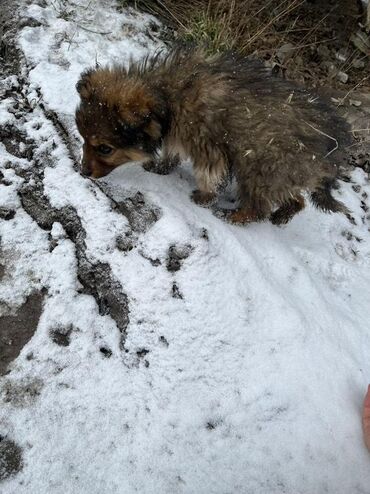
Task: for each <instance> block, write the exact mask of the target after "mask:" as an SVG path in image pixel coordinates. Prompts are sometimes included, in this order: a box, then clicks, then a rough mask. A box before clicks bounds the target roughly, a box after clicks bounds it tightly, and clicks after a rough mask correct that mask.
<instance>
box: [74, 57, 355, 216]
mask: <svg viewBox="0 0 370 494" xmlns="http://www.w3.org/2000/svg"><path fill="white" fill-rule="evenodd" d="M77 90H78V92H79V94H80V97H81V102H80V105H79V107H78V108H77V111H76V123H77V126H78V129H79V132H80V134H81V135H82V137H83V138H84V147H83V159H82V172H83V173H84V174H86V175H89V176H90V175H91V176H92V177H94V178H99V177H102V176H104V175H107V174H108V173H109V172H110V171H111V170H113V169H114V168H115V167H116V166H119V165H122V164H124V163H127V162H130V161H138V160H146V161H149V160H152V159H153V157H154V156H155V153H156V151H157V150H158V148H162V153H163V156H164V160H165V161H167V162H168V161H170V160H173V159H174V158H175V159H178V158H181V159H182V158H185V157H190V158H191V159H192V161H193V166H194V173H195V178H196V182H197V190H195V191H194V192H193V194H192V198H193V200H194V201H195V202H196V203H198V204H208V203H211V202H212V201H214V200H215V198H216V196H217V193H218V191H219V190H220V188H221V187H222V185H223V184H225V182H227V180H228V179H229V178H230V176H231V175H233V176H235V178H236V181H237V184H238V196H239V197H238V199H239V208H238V209H237V210H234V211H232V212H230V213H229V218H230V220H231V221H233V222H238V223H245V222H249V221H255V220H263V219H266V218H270V219H271V221H272V222H273V223H275V224H281V223H286V222H288V221H289V220H290V219H291V218H292V217H293V216H294V215H295V214H296V213H297V212H299V211H300V210H301V209H303V208H304V199H303V196H302V192H303V191H307V192H308V193H309V196H310V198H311V200H312V202H313V204H314V205H315V206H317V207H319V208H321V209H322V210H324V211H333V212H343V213H346V212H347V209H346V208H345V206H344V205H343V204H341V203H340V202H338V201H337V200H335V199H334V198H333V197H332V195H331V188H332V187H333V185H334V184H335V182H336V178H337V176H338V168H337V165H338V163H339V161H340V160H341V159H342V151H343V149H344V148H345V147H346V146H348V145H349V144H350V135H351V134H350V129H349V127H348V125H347V124H346V123H345V121H344V120H342V119H341V118H340V117H339V116H338V115H337V113H336V111H335V109H334V108H332V107H331V106H330V105H329V104H328V103H327V102H325V101H323V100H320V99H318V98H314V97H312V96H311V95H310V94H309V93H308V91H306V90H305V89H303V88H301V87H299V86H298V85H296V84H294V83H292V82H287V81H284V80H282V79H279V78H277V77H274V76H272V75H271V71H270V70H269V69H267V68H266V67H265V66H264V65H263V64H262V63H261V62H259V61H257V60H253V59H249V58H245V57H241V56H238V55H236V54H235V53H226V54H222V55H216V56H206V55H205V54H204V52H203V51H202V50H200V49H188V50H184V49H175V50H173V51H172V52H170V53H169V54H167V55H165V56H162V55H160V54H157V55H155V56H153V57H151V58H146V59H145V60H144V61H143V62H140V63H131V65H130V67H129V69H125V68H124V67H112V68H96V69H91V70H88V71H87V72H85V73H84V74H82V76H81V79H80V81H79V82H78V84H77Z"/></svg>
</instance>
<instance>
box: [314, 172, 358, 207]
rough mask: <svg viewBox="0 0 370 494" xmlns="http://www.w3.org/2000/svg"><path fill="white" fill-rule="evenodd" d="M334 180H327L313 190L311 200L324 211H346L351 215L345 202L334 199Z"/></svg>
mask: <svg viewBox="0 0 370 494" xmlns="http://www.w3.org/2000/svg"><path fill="white" fill-rule="evenodd" d="M333 185H334V181H330V180H325V181H324V182H323V184H322V186H321V187H320V188H317V189H316V190H315V191H313V192H311V201H312V202H313V204H314V205H315V206H316V207H317V208H319V209H321V210H322V211H324V212H327V213H328V212H331V213H344V214H345V215H349V214H350V212H349V210H348V209H347V208H346V206H345V205H344V204H342V203H341V202H339V201H337V200H336V199H334V197H333V196H332V195H331V189H332V188H333Z"/></svg>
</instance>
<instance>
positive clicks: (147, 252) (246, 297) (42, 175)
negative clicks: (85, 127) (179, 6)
mask: <svg viewBox="0 0 370 494" xmlns="http://www.w3.org/2000/svg"><path fill="white" fill-rule="evenodd" d="M6 4H7V5H8V6H9V4H10V3H6ZM14 17H15V16H14V15H12V18H14ZM19 24H20V26H22V28H21V31H20V34H19V37H18V40H19V47H20V49H21V52H20V53H19V54H18V55H17V54H15V53H13V54H12V56H11V58H12V61H13V62H14V61H15V59H16V57H17V56H18V57H19V58H18V64H15V65H13V68H14V71H13V75H12V74H11V69H9V67H8V66H6V64H5V65H4V72H3V77H2V80H1V86H0V90H1V94H2V102H1V107H0V108H1V110H0V125H1V126H2V131H1V132H2V144H0V170H1V174H0V182H1V183H0V201H1V204H0V206H1V209H0V216H1V219H0V235H1V266H2V268H1V270H0V277H1V284H0V302H1V304H0V310H1V315H2V316H3V317H2V318H1V319H0V330H1V332H3V331H4V329H5V326H7V327H8V326H9V321H10V320H11V321H12V324H14V320H15V319H17V311H19V308H20V307H22V304H27V300H28V301H29V300H30V298H29V297H30V296H33V297H36V299H37V300H38V302H37V303H38V304H39V305H40V302H39V301H40V297H41V300H42V310H41V313H40V314H38V317H37V318H38V319H39V321H38V325H37V328H36V327H34V326H35V324H34V320H32V321H31V322H32V327H31V328H28V329H29V330H30V331H29V333H27V339H28V340H29V341H28V343H26V344H25V346H24V347H23V349H21V350H20V354H19V356H18V357H17V359H16V360H14V361H13V362H12V363H11V364H9V365H7V373H6V374H5V375H4V376H3V377H2V378H1V380H0V399H1V407H0V482H1V484H0V490H1V492H2V493H4V494H15V493H16V494H26V493H27V494H28V493H30V492H32V493H38V494H44V493H48V494H49V493H53V494H59V493H60V494H62V493H63V494H72V493H73V494H74V493H77V492H78V493H82V494H85V493H86V494H98V493H99V494H102V493H107V494H108V493H109V494H111V493H125V494H126V493H127V494H130V493H134V492H138V493H140V494H146V493H148V494H151V493H159V492H160V493H168V494H173V493H194V494H195V493H196V494H200V493H204V494H212V493H215V494H226V493H230V494H234V493H245V494H247V493H248V494H252V493H256V494H257V493H258V494H265V493H276V494H281V493H287V494H298V493H299V494H313V493H317V494H319V493H320V494H321V493H324V492H327V493H333V494H334V493H335V494H348V493H351V494H356V493H357V494H360V493H362V494H369V493H370V458H369V454H368V452H367V451H366V450H365V448H364V445H363V442H362V437H361V424H360V409H361V403H362V396H363V393H364V391H365V389H366V386H367V383H368V381H369V380H370V332H369V322H368V321H369V302H370V300H369V290H368V287H369V283H370V270H369V267H370V233H369V228H370V219H369V213H368V208H369V206H370V204H369V203H370V200H369V195H370V186H369V181H368V175H367V173H366V172H365V171H364V170H362V169H360V168H356V169H354V170H353V172H352V173H351V181H349V182H346V183H344V182H343V183H341V187H340V190H338V191H337V192H336V194H337V195H338V196H339V197H340V198H341V200H342V201H343V202H345V203H346V204H347V205H348V207H349V208H350V209H351V210H352V212H353V218H354V222H353V223H351V222H350V221H349V220H348V219H347V218H346V217H344V216H342V215H324V214H322V213H320V212H318V211H316V210H313V209H312V208H307V209H306V210H305V211H304V212H303V213H302V214H300V215H298V216H296V217H295V218H294V220H293V221H292V222H291V223H290V224H289V225H287V226H286V227H284V228H277V227H274V226H273V225H271V224H269V223H264V224H253V225H249V226H247V227H236V226H232V225H229V224H227V223H225V222H222V221H221V220H219V219H218V218H217V217H216V216H215V215H214V214H213V213H212V211H211V210H208V209H202V208H199V207H197V206H196V205H194V204H193V203H192V202H191V201H190V198H189V196H190V193H191V190H192V189H193V188H194V179H193V176H192V173H191V168H190V166H189V164H188V163H184V164H182V166H181V167H179V168H178V169H177V170H176V171H175V172H174V173H173V174H171V175H168V176H159V175H155V174H151V173H148V172H146V171H145V170H144V169H143V168H142V167H141V166H140V164H132V165H128V166H125V167H121V168H120V169H118V170H116V171H115V172H114V173H112V174H111V175H110V176H109V177H108V178H106V179H105V180H104V181H100V182H99V183H97V182H92V181H90V180H88V179H85V178H83V177H81V175H80V174H79V173H78V169H77V160H78V155H79V148H80V141H79V137H78V135H77V131H76V128H75V124H74V116H73V114H74V109H75V105H76V104H77V101H78V98H77V94H76V91H75V83H76V81H77V79H78V76H79V73H80V72H81V71H82V70H83V69H84V68H86V67H88V66H91V65H92V64H94V63H95V60H97V61H98V62H99V63H105V62H107V61H112V60H115V61H120V62H123V63H128V61H129V58H130V56H133V57H135V58H136V57H140V56H143V55H144V54H145V53H147V52H148V50H149V51H150V50H155V49H156V47H158V46H160V42H159V41H158V40H157V34H156V33H157V30H158V29H157V25H156V23H155V21H154V20H153V19H152V18H150V17H145V16H142V15H138V14H137V13H135V12H134V11H130V10H128V11H125V10H124V11H122V12H120V13H117V11H116V7H115V4H114V2H113V1H110V0H99V1H97V2H94V5H93V7H92V3H91V2H89V1H88V0H80V1H76V0H75V1H73V2H62V1H60V2H51V1H50V2H49V1H39V2H36V1H34V2H31V3H28V5H25V4H21V6H20V21H19ZM9 25H10V26H11V25H12V23H11V20H10V21H9ZM7 36H8V37H7V38H4V40H5V41H7V42H8V45H7V46H8V49H9V50H11V36H12V33H11V30H9V32H8V35H7ZM8 53H9V52H8ZM4 59H5V60H6V53H4ZM8 62H9V56H8ZM9 63H10V62H9ZM7 67H8V68H7ZM32 294H33V295H32ZM35 294H36V295H35ZM12 317H13V319H10V318H12ZM14 318H15V319H14ZM31 319H32V318H31ZM22 324H24V323H22ZM9 338H10V339H11V336H10V337H9ZM8 344H9V345H11V344H12V342H11V341H9V342H8ZM22 344H24V342H23V343H22Z"/></svg>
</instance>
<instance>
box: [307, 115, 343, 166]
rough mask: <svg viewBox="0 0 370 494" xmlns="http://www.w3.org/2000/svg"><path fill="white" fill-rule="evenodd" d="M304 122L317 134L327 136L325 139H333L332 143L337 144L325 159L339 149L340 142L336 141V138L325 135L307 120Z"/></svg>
mask: <svg viewBox="0 0 370 494" xmlns="http://www.w3.org/2000/svg"><path fill="white" fill-rule="evenodd" d="M303 122H304V123H305V124H306V125H308V126H309V127H311V129H313V130H315V131H316V132H318V133H319V134H321V135H323V136H325V137H328V138H329V139H331V140H332V141H334V142H335V146H334V147H333V149H332V150H331V151H329V152H328V153H327V154H326V155H325V156H324V158H327V157H328V156H329V155H331V153H334V151H336V150H337V149H338V147H339V144H338V141H337V140H336V139H335V137H332V136H330V135H328V134H325V132H323V131H322V130H320V129H317V128H316V127H314V126H313V125H311V124H310V123H309V122H306V120H303Z"/></svg>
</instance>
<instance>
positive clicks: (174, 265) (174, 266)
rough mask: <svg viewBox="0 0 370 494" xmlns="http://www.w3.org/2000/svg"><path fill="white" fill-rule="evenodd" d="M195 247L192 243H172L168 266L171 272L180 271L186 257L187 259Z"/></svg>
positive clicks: (169, 250)
mask: <svg viewBox="0 0 370 494" xmlns="http://www.w3.org/2000/svg"><path fill="white" fill-rule="evenodd" d="M192 251H193V247H192V246H191V245H171V246H170V248H169V249H168V255H167V261H166V268H167V270H168V271H170V272H171V273H175V272H176V271H179V269H180V268H181V265H182V263H183V261H184V260H185V259H187V258H188V257H189V256H190V254H191V252H192Z"/></svg>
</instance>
